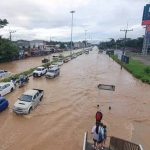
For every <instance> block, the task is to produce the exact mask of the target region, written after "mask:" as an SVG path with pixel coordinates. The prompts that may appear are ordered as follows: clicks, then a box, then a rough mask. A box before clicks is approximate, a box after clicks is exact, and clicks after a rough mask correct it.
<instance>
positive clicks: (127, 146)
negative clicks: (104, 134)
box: [109, 137, 143, 150]
mask: <svg viewBox="0 0 150 150" xmlns="http://www.w3.org/2000/svg"><path fill="white" fill-rule="evenodd" d="M109 149H111V150H143V148H142V146H141V145H138V144H135V143H132V142H129V141H126V140H123V139H119V138H116V137H110V145H109Z"/></svg>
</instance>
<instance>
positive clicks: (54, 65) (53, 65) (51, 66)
mask: <svg viewBox="0 0 150 150" xmlns="http://www.w3.org/2000/svg"><path fill="white" fill-rule="evenodd" d="M53 67H58V68H59V66H58V64H52V65H50V66H49V67H48V69H51V68H53Z"/></svg>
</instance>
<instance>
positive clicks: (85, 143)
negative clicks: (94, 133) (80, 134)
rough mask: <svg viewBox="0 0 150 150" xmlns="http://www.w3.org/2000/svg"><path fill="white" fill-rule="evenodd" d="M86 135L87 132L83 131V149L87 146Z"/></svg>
mask: <svg viewBox="0 0 150 150" xmlns="http://www.w3.org/2000/svg"><path fill="white" fill-rule="evenodd" d="M87 135H88V133H87V132H85V134H84V140H83V150H86V147H87Z"/></svg>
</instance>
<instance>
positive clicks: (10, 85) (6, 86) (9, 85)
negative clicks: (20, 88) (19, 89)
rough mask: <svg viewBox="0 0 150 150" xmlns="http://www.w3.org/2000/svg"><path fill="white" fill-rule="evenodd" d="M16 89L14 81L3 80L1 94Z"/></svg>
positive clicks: (0, 84) (0, 88)
mask: <svg viewBox="0 0 150 150" xmlns="http://www.w3.org/2000/svg"><path fill="white" fill-rule="evenodd" d="M14 89H15V85H14V83H13V82H1V83H0V95H1V96H4V95H6V94H8V93H10V92H12V91H13V90H14Z"/></svg>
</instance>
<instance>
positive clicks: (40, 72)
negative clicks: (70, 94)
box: [33, 67, 47, 77]
mask: <svg viewBox="0 0 150 150" xmlns="http://www.w3.org/2000/svg"><path fill="white" fill-rule="evenodd" d="M46 72H47V69H46V68H45V67H38V68H37V69H36V70H34V71H33V77H41V76H42V75H44V74H45V73H46Z"/></svg>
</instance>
